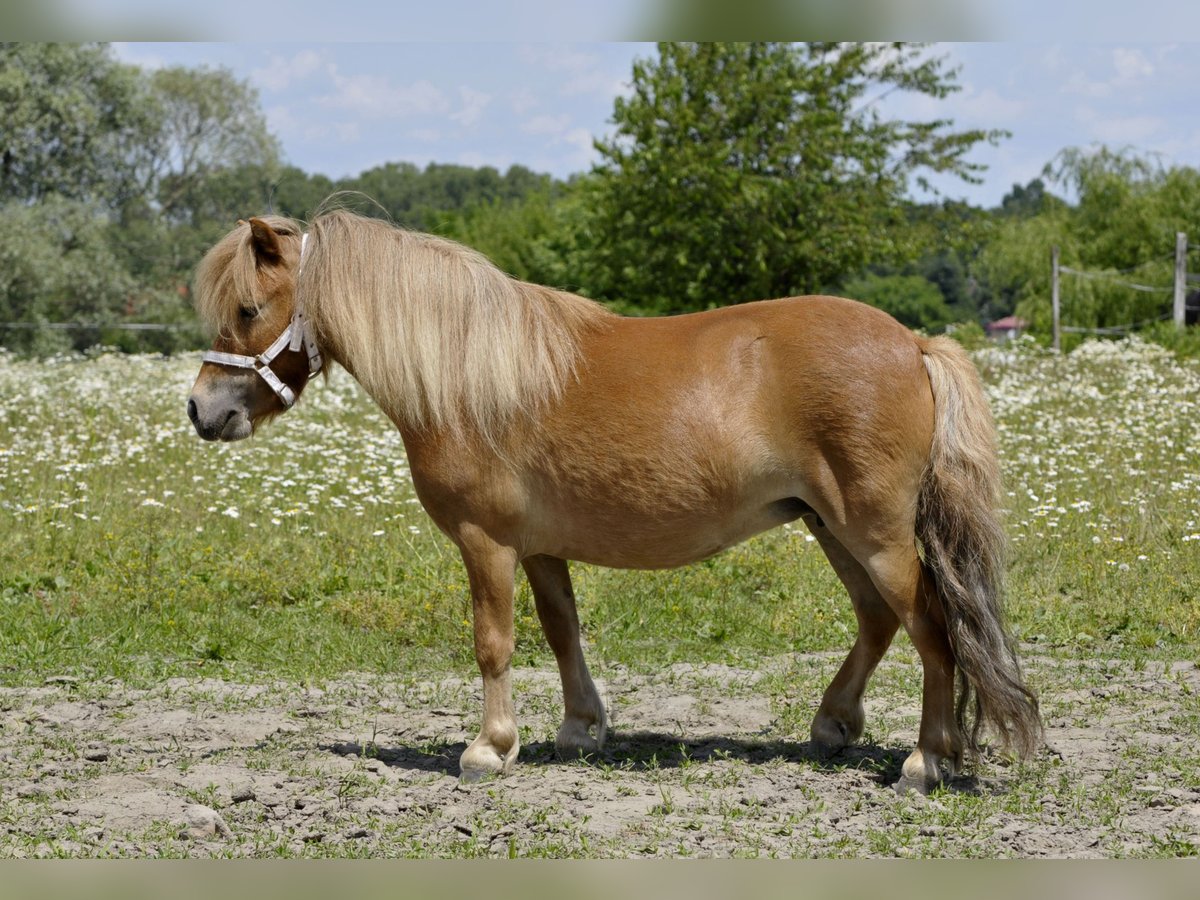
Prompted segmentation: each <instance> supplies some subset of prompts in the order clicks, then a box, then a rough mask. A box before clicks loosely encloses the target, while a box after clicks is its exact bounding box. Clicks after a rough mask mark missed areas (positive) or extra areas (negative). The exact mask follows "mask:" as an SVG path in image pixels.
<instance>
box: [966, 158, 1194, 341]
mask: <svg viewBox="0 0 1200 900" xmlns="http://www.w3.org/2000/svg"><path fill="white" fill-rule="evenodd" d="M1046 176H1047V177H1048V178H1049V179H1050V180H1051V182H1052V183H1055V184H1060V185H1062V186H1063V187H1066V188H1069V189H1070V190H1071V191H1072V192H1073V193H1074V194H1075V195H1076V196H1077V198H1078V200H1077V202H1076V203H1075V204H1074V205H1068V204H1066V203H1062V202H1059V201H1056V200H1053V198H1048V199H1049V200H1052V201H1053V202H1046V203H1043V205H1042V210H1041V211H1040V212H1039V213H1037V214H1036V215H1033V216H1031V217H1026V218H1019V217H1010V218H1007V219H1005V220H1004V221H1003V222H1001V223H1000V224H999V225H998V227H997V231H996V234H995V237H994V239H993V240H992V241H991V242H990V243H989V245H988V246H987V248H986V249H985V250H984V252H983V253H982V254H981V256H980V260H979V265H978V272H979V275H980V277H981V279H982V280H983V281H984V282H985V283H986V284H987V285H988V289H989V290H990V291H992V292H993V294H994V295H995V296H996V297H997V298H999V301H998V303H997V306H998V308H999V309H1000V310H1001V311H1007V312H1011V311H1015V312H1016V313H1017V315H1019V316H1021V317H1022V318H1024V319H1027V320H1029V321H1030V322H1031V323H1032V325H1033V328H1034V329H1035V330H1037V331H1039V332H1041V333H1043V334H1047V335H1048V334H1049V332H1050V325H1051V310H1050V250H1051V247H1053V246H1055V245H1057V246H1058V247H1059V251H1060V259H1061V261H1062V263H1063V264H1064V265H1065V266H1069V267H1072V268H1075V269H1082V270H1085V271H1087V272H1089V273H1091V274H1092V276H1093V277H1090V278H1084V277H1080V276H1076V275H1071V274H1064V275H1063V276H1062V280H1061V291H1062V319H1063V322H1064V324H1068V325H1074V326H1080V327H1085V328H1096V327H1112V326H1117V325H1126V324H1129V323H1134V322H1143V321H1146V320H1150V319H1155V318H1158V317H1161V316H1164V315H1166V314H1167V313H1168V312H1169V311H1170V306H1171V287H1172V281H1173V267H1174V259H1173V257H1174V249H1175V233H1176V232H1177V231H1184V232H1187V233H1189V234H1200V171H1198V170H1196V169H1193V168H1191V167H1186V166H1174V167H1171V168H1164V167H1163V166H1162V165H1161V164H1159V163H1158V162H1157V161H1156V160H1155V159H1154V158H1152V157H1147V156H1143V155H1139V154H1136V153H1134V152H1132V151H1128V150H1123V151H1114V150H1111V149H1109V148H1106V147H1100V148H1097V149H1093V150H1091V151H1084V150H1080V149H1077V148H1072V149H1069V150H1066V151H1064V152H1063V153H1061V154H1059V156H1058V157H1056V159H1055V160H1054V161H1052V162H1051V163H1050V164H1049V165H1048V166H1047V167H1046ZM1128 282H1132V283H1135V284H1140V285H1144V286H1147V287H1151V288H1156V289H1157V291H1155V292H1148V291H1141V290H1133V289H1130V288H1129V287H1127V286H1126V283H1128Z"/></svg>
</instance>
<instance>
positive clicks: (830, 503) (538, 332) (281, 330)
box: [187, 210, 1042, 792]
mask: <svg viewBox="0 0 1200 900" xmlns="http://www.w3.org/2000/svg"><path fill="white" fill-rule="evenodd" d="M194 284H195V297H196V305H197V310H198V313H199V314H200V316H201V318H202V319H203V320H204V321H205V322H206V323H207V325H208V326H210V327H211V328H213V329H214V331H215V334H216V337H215V340H214V343H213V348H212V350H211V351H209V352H207V353H206V354H205V355H204V362H203V363H202V365H201V368H200V372H199V375H198V376H197V378H196V382H195V386H194V388H193V390H192V393H191V397H190V398H189V400H188V403H187V411H188V415H189V418H190V419H191V421H192V423H193V424H194V425H195V428H196V431H197V432H198V434H199V435H200V437H202V438H204V439H206V440H222V441H231V440H238V439H241V438H245V437H248V436H250V435H251V434H252V433H253V432H254V431H255V429H256V428H257V427H258V426H259V425H260V424H261V423H263V422H264V421H266V420H269V419H271V418H272V417H273V416H275V415H278V414H279V413H281V412H283V411H284V410H285V409H287V408H288V407H290V406H291V405H292V403H293V402H294V401H295V400H296V398H298V397H299V396H300V394H301V393H302V392H303V390H304V388H305V385H306V384H307V382H308V380H309V379H310V377H312V376H313V375H314V374H315V373H316V372H317V371H318V370H320V369H321V368H322V367H323V366H324V365H325V364H326V361H333V362H336V363H337V364H338V365H340V366H341V367H343V368H344V369H345V370H346V371H347V372H349V373H350V374H351V375H352V376H353V377H354V378H355V379H357V381H358V382H359V383H360V384H361V385H362V387H363V389H364V390H365V391H366V392H367V393H368V394H369V395H370V396H371V397H372V398H373V399H374V400H375V402H376V403H378V404H379V406H380V408H381V409H382V410H383V412H384V413H386V415H387V416H388V418H390V419H391V421H392V422H393V423H394V424H395V426H396V428H397V429H399V431H400V434H401V436H402V438H403V442H404V447H405V451H406V453H407V457H408V465H409V469H410V472H411V476H412V480H413V485H414V487H415V488H416V493H417V497H418V498H419V500H420V502H421V504H422V505H423V506H424V508H425V510H426V511H427V512H428V514H429V516H430V518H431V519H432V520H433V522H434V523H435V524H436V525H437V526H438V528H440V529H441V531H442V532H444V533H445V534H446V535H447V536H448V537H449V539H450V540H451V541H453V543H454V544H455V545H456V546H457V547H458V550H459V551H460V553H461V556H462V561H463V565H464V566H465V567H466V573H467V576H468V582H469V585H470V592H471V600H472V609H473V626H474V643H475V657H476V660H477V662H478V665H479V671H480V674H481V676H482V681H483V724H482V726H481V728H480V731H479V735H478V737H476V738H475V739H474V740H473V741H472V742H471V743H470V744H469V745H468V747H467V748H466V750H465V751H464V752H463V754H462V756H461V758H460V767H461V776H462V778H463V779H464V780H468V781H470V780H476V779H479V778H482V777H484V776H488V775H492V774H500V773H506V772H509V771H510V770H511V769H512V767H513V765H514V763H515V761H516V759H517V754H518V750H519V741H518V733H517V723H516V719H515V717H514V714H513V703H512V685H511V658H512V653H513V591H514V579H515V575H516V569H517V567H518V566H520V567H521V568H523V569H524V571H525V575H526V577H527V578H528V582H529V585H530V587H531V590H532V593H533V597H534V602H535V606H536V609H537V615H538V618H539V621H540V623H541V626H542V629H543V631H544V633H545V636H546V639H547V641H548V643H549V645H550V647H551V649H552V650H553V653H554V656H555V658H556V660H557V664H558V669H559V672H560V675H561V677H562V689H563V705H564V716H563V721H562V725H561V727H560V728H559V729H558V733H557V736H556V739H555V746H556V749H557V752H558V753H559V754H560V755H561V756H562V757H565V758H578V757H579V756H581V755H583V756H587V755H589V754H594V753H596V752H597V751H599V750H600V749H601V748H602V747H603V744H604V740H605V736H606V732H607V720H606V715H605V709H604V705H603V703H602V701H601V699H600V695H599V693H598V692H597V690H596V687H595V684H594V683H593V681H592V678H591V675H590V674H589V672H588V667H587V664H586V662H585V660H584V656H583V653H582V651H581V648H580V639H579V618H578V614H577V611H576V603H575V597H574V594H573V593H572V588H571V577H570V573H569V570H568V561H571V560H575V561H580V562H586V563H592V564H596V565H601V566H611V567H621V568H633V569H652V568H669V567H675V566H682V565H686V564H688V563H692V562H695V561H697V560H702V559H705V558H707V557H710V556H712V555H713V554H716V553H719V552H721V551H722V550H724V549H725V548H728V547H730V546H732V545H734V544H736V543H738V542H740V541H743V540H745V539H746V538H748V537H750V536H752V535H755V534H758V533H760V532H762V531H765V530H767V529H770V528H774V527H776V526H779V525H782V524H783V523H786V522H793V521H796V520H803V522H804V523H805V525H806V526H807V527H808V529H809V530H810V531H811V532H812V534H813V535H814V536H815V538H816V540H817V541H818V542H819V544H820V546H821V549H822V550H823V551H824V552H825V555H826V556H827V558H828V560H829V563H830V564H831V565H832V566H833V568H834V570H835V572H836V573H837V575H838V577H839V578H840V579H841V581H842V583H843V584H844V585H845V587H846V591H847V592H848V594H849V596H850V601H851V603H852V604H853V607H854V612H855V616H856V619H857V623H858V634H857V637H856V639H855V641H854V644H853V646H852V647H851V649H850V652H849V655H848V656H847V657H846V659H845V662H844V663H843V664H842V666H841V668H840V669H839V670H838V672H837V674H836V675H835V676H834V678H833V680H832V682H831V683H830V684H829V686H828V688H827V689H826V690H825V692H824V694H823V696H822V699H821V702H820V706H819V708H818V709H817V712H816V715H815V717H814V719H813V721H812V726H811V741H812V749H813V750H814V751H816V752H817V753H819V754H820V755H822V756H824V757H828V756H830V755H833V754H836V753H837V752H838V751H839V750H841V749H842V748H843V747H845V746H847V745H848V744H850V743H851V742H853V741H855V740H857V739H858V738H859V737H860V736H861V735H862V733H863V728H864V709H863V694H864V691H865V689H866V686H867V681H868V679H869V678H870V676H871V674H872V672H873V671H874V669H875V667H876V665H877V664H878V663H879V661H880V659H881V658H882V657H883V655H884V653H885V652H886V650H887V649H888V646H889V645H890V644H891V642H892V639H893V637H894V636H895V634H896V632H897V630H898V629H899V628H900V627H903V628H904V629H905V631H906V632H907V633H908V635H909V637H910V638H911V640H912V643H913V645H914V647H915V648H916V651H917V653H918V655H919V657H920V661H921V665H922V669H923V676H924V689H923V694H922V704H921V721H920V729H919V735H918V738H917V742H916V747H915V748H914V749H913V750H912V752H911V754H910V755H909V756H908V757H907V758H906V759H905V761H904V763H903V766H902V768H901V775H900V780H899V782H898V784H897V788H898V789H902V790H903V789H908V788H913V789H916V790H918V791H922V792H925V791H927V790H929V789H930V788H931V787H933V786H935V785H937V784H939V783H941V782H942V780H943V778H944V777H945V774H944V773H946V772H948V773H949V774H951V775H954V774H957V773H958V772H959V771H960V769H961V766H962V764H963V755H964V752H965V751H973V750H978V749H979V746H980V744H979V740H980V735H981V729H984V728H985V727H986V728H990V730H992V731H993V732H994V733H995V734H996V735H997V736H998V737H999V738H1000V739H1001V740H1002V741H1003V743H1004V744H1005V745H1007V746H1008V747H1010V748H1012V749H1013V750H1014V751H1015V752H1017V753H1019V754H1021V755H1028V754H1029V753H1031V752H1032V751H1034V750H1035V749H1036V748H1037V747H1038V746H1039V740H1040V736H1041V729H1042V725H1041V719H1040V715H1039V712H1038V703H1037V699H1036V697H1035V695H1034V694H1033V693H1032V691H1031V690H1030V689H1029V688H1028V687H1027V685H1026V683H1025V681H1024V680H1023V676H1022V672H1021V667H1020V664H1019V660H1018V658H1017V655H1016V653H1015V650H1014V644H1013V640H1012V638H1011V635H1010V633H1009V631H1008V630H1007V628H1006V625H1005V621H1004V614H1003V609H1002V593H1003V575H1004V557H1005V552H1004V551H1005V537H1004V531H1003V527H1002V524H1001V520H1000V515H999V512H998V506H999V498H1000V473H999V465H998V460H997V452H996V446H995V434H994V426H993V422H992V418H991V414H990V411H989V409H988V406H987V402H986V398H985V396H984V393H983V389H982V386H981V383H980V380H979V376H978V373H977V372H976V370H975V368H974V365H973V363H972V362H971V361H970V358H969V357H968V356H967V355H966V353H965V352H964V351H963V350H962V348H961V347H960V346H959V345H958V344H957V343H956V342H955V341H953V340H951V339H950V338H947V337H942V336H938V337H923V336H920V335H917V334H914V333H913V332H911V331H909V330H908V329H907V328H905V327H904V326H902V325H901V324H899V323H898V322H897V321H896V320H895V319H893V318H892V317H891V316H889V315H887V314H886V313H884V312H882V311H880V310H878V309H875V308H873V307H870V306H867V305H864V304H862V303H858V302H856V301H853V300H848V299H842V298H837V297H830V296H808V297H791V298H785V299H778V300H768V301H759V302H753V303H743V304H740V305H734V306H729V307H725V308H719V309H713V310H709V311H706V312H699V313H693V314H687V315H679V316H671V317H662V318H633V317H623V316H619V315H617V314H615V313H613V312H611V311H609V310H607V309H606V308H605V307H603V306H601V305H600V304H598V303H595V302H593V301H591V300H588V299H585V298H582V297H579V296H576V295H573V294H570V293H566V292H563V291H559V290H554V289H551V288H548V287H543V286H539V285H535V284H528V283H524V282H521V281H518V280H515V279H513V278H511V277H509V276H508V275H506V274H505V273H503V272H502V271H501V270H500V269H498V268H497V267H496V266H495V265H493V264H492V263H491V262H490V261H488V260H487V259H486V258H485V257H484V256H482V255H481V254H479V253H477V252H476V251H474V250H472V249H470V248H468V247H465V246H463V245H460V244H457V243H455V242H452V241H449V240H445V239H442V238H439V237H435V236H431V235H427V234H421V233H417V232H412V231H407V230H404V229H401V228H398V227H396V226H394V225H392V224H390V223H387V222H383V221H380V220H376V219H368V218H364V217H361V216H358V215H356V214H354V213H352V212H349V211H346V210H334V211H329V212H325V213H321V214H318V215H317V216H315V217H314V219H313V220H312V221H311V222H310V223H308V225H307V231H305V230H304V226H303V225H302V224H301V223H300V222H297V221H293V220H290V219H286V218H282V217H277V216H267V217H260V218H252V219H250V220H249V221H248V222H239V224H238V225H237V227H236V228H235V229H234V230H233V231H231V232H230V233H229V234H227V235H226V236H225V237H224V238H223V239H222V240H220V241H219V242H218V243H217V244H216V245H215V246H214V247H212V249H211V250H209V252H208V253H207V255H206V256H205V257H204V259H203V261H202V262H201V263H200V265H199V267H198V269H197V271H196V277H195V282H194Z"/></svg>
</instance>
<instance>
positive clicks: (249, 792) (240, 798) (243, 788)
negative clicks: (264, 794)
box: [229, 784, 254, 803]
mask: <svg viewBox="0 0 1200 900" xmlns="http://www.w3.org/2000/svg"><path fill="white" fill-rule="evenodd" d="M229 799H230V800H231V801H232V802H233V803H245V802H246V801H247V800H253V799H254V788H253V787H252V786H251V785H248V784H239V785H235V786H234V787H233V788H231V789H230V791H229Z"/></svg>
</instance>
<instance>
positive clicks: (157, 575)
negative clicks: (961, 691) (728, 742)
mask: <svg viewBox="0 0 1200 900" xmlns="http://www.w3.org/2000/svg"><path fill="white" fill-rule="evenodd" d="M979 361H980V364H981V368H982V370H983V372H984V375H985V379H986V381H987V384H988V386H989V390H990V392H991V395H992V400H993V405H994V408H995V411H996V416H997V420H998V423H999V427H1000V437H1001V454H1002V458H1003V462H1004V468H1005V478H1006V486H1007V488H1008V491H1009V502H1010V512H1009V516H1008V529H1009V532H1010V535H1011V538H1012V560H1011V578H1010V608H1011V617H1012V623H1013V627H1014V629H1015V631H1016V632H1017V634H1018V635H1019V636H1020V638H1021V639H1022V640H1023V641H1026V642H1030V643H1033V644H1035V645H1036V646H1037V648H1038V650H1039V652H1051V653H1059V652H1061V653H1064V654H1069V655H1070V654H1077V653H1080V652H1086V653H1088V654H1101V655H1109V656H1119V657H1126V658H1135V659H1152V658H1167V657H1171V658H1179V657H1182V658H1190V659H1196V658H1197V657H1198V650H1200V636H1198V635H1200V604H1197V603H1196V602H1195V598H1196V597H1197V596H1200V474H1198V473H1200V404H1198V402H1197V398H1198V397H1200V367H1198V365H1197V363H1196V361H1195V360H1183V361H1177V360H1176V359H1175V358H1174V357H1173V356H1171V355H1169V354H1168V353H1166V352H1165V351H1163V350H1161V349H1160V348H1158V347H1156V346H1154V345H1147V344H1142V343H1138V342H1134V343H1127V342H1123V343H1120V344H1112V343H1109V344H1089V345H1085V347H1084V348H1082V349H1081V350H1078V351H1076V352H1075V353H1072V354H1070V355H1068V356H1065V357H1056V356H1053V355H1051V354H1048V353H1045V352H1042V351H1038V350H1036V349H1033V348H1029V347H1023V348H1019V349H1017V350H984V351H982V352H981V353H980V355H979ZM195 367H196V360H195V359H194V358H192V357H185V358H177V359H171V360H162V359H158V358H153V357H124V356H119V355H101V356H99V357H98V358H94V359H80V358H62V359H57V360H51V361H49V362H46V363H35V362H25V361H19V360H17V359H15V358H13V357H9V356H0V398H4V399H3V400H2V401H0V530H2V531H3V533H4V535H5V539H4V540H3V542H2V543H0V682H3V683H8V684H27V683H37V682H40V681H42V680H44V679H45V678H47V677H49V676H54V675H76V676H79V675H87V676H89V677H93V678H104V677H115V678H120V679H124V680H129V681H131V682H153V681H157V680H159V679H162V678H163V677H168V676H172V675H192V674H216V675H220V676H221V677H224V678H234V679H238V678H246V679H253V678H261V677H263V675H264V674H266V675H275V676H280V677H285V678H292V679H297V680H304V679H321V678H324V677H328V676H331V675H334V674H338V673H342V672H345V671H348V670H361V671H378V672H392V671H414V670H419V671H429V672H434V671H439V670H442V671H447V670H456V671H468V670H469V669H470V668H471V666H472V659H471V656H470V647H471V637H470V636H471V629H470V623H469V618H470V612H469V610H470V603H469V598H468V595H467V584H466V578H465V575H464V573H463V571H462V567H461V563H460V561H459V559H458V556H457V553H456V552H455V550H454V548H453V547H452V546H451V545H450V544H449V542H448V541H446V540H445V539H444V538H443V537H442V536H441V535H440V534H438V533H437V532H436V530H435V529H434V528H433V527H432V525H431V524H430V522H429V520H428V519H427V518H426V516H425V515H424V513H423V511H422V510H421V509H420V507H419V505H417V503H416V501H415V498H414V496H413V492H412V487H411V484H410V482H409V480H408V478H407V473H406V470H405V465H404V455H403V448H402V445H401V443H400V441H399V438H398V436H397V435H396V434H395V432H394V430H393V429H391V428H390V426H389V425H388V424H387V423H386V421H385V420H384V419H383V417H382V416H381V415H380V414H379V413H378V412H377V411H376V410H375V409H374V407H373V405H372V404H371V403H370V402H369V401H368V400H367V399H366V398H365V397H363V396H362V394H361V392H360V391H359V390H358V389H357V387H356V385H354V383H353V382H352V381H351V380H350V379H349V378H348V377H347V376H345V374H344V373H338V375H337V376H335V377H334V378H333V380H332V381H331V382H330V383H329V384H327V385H314V387H313V389H311V390H310V392H309V394H308V395H306V397H305V399H304V402H302V403H301V404H300V405H299V407H298V408H297V409H296V410H294V411H293V412H291V413H289V414H288V415H287V416H285V417H284V418H283V419H282V420H280V422H278V423H277V424H276V425H274V426H272V427H271V428H269V429H267V430H266V432H265V433H264V434H262V435H260V436H259V437H258V438H256V439H254V440H252V441H250V442H246V443H244V444H241V445H233V446H214V445H209V444H205V443H203V442H201V441H200V440H198V439H197V438H196V437H195V436H194V434H193V432H192V429H191V427H190V425H189V423H188V422H187V419H186V416H185V415H184V412H183V404H184V401H185V400H186V396H187V393H188V388H189V384H190V380H191V378H192V377H193V375H194V371H195ZM574 572H575V580H576V587H577V593H578V595H579V603H580V608H581V616H582V619H583V622H584V629H585V631H586V633H587V635H588V638H589V642H590V644H591V651H590V652H591V653H592V654H593V655H595V656H596V657H598V658H599V659H601V660H603V661H605V662H608V663H621V664H625V665H628V666H632V667H641V668H655V667H659V666H662V665H663V664H665V663H669V662H674V661H695V662H701V661H718V662H730V663H737V662H746V661H750V660H753V659H756V658H760V657H762V656H765V655H776V654H780V653H785V652H790V651H814V650H838V651H840V650H843V649H845V648H848V646H849V644H850V642H851V641H852V637H853V632H854V620H853V615H852V613H851V610H850V606H849V603H848V601H847V600H846V598H845V596H844V593H843V591H842V588H841V585H840V584H839V583H838V581H837V580H836V578H835V577H834V576H833V574H832V572H831V571H830V569H829V567H828V565H827V564H826V563H825V561H824V558H823V556H822V555H821V553H820V550H819V549H818V547H817V545H816V544H815V543H813V542H812V541H811V540H809V539H806V533H805V532H804V531H803V529H802V528H801V527H800V526H799V524H797V528H796V529H794V530H793V529H781V530H779V531H776V532H774V533H772V534H768V535H764V536H762V537H760V538H758V539H756V540H753V541H751V542H749V543H747V544H744V545H742V546H740V547H738V548H735V549H733V550H731V551H729V552H727V553H725V554H722V555H721V556H718V557H716V558H715V559H712V560H709V561H708V562H705V563H702V564H699V565H696V566H692V567H689V568H686V569H681V570H673V571H665V572H651V573H646V572H619V571H609V570H603V569H598V568H593V567H588V566H576V567H575V568H574ZM516 609H517V613H516V614H517V634H518V645H517V659H516V662H517V663H518V664H521V665H536V666H542V665H552V662H551V660H550V657H549V654H548V652H547V651H546V649H545V645H544V642H543V641H542V639H541V637H540V634H539V631H538V628H537V623H536V618H535V616H534V612H533V608H532V602H531V599H530V596H529V592H528V588H527V587H526V586H524V585H523V584H522V585H521V586H520V589H519V592H518V599H517V607H516Z"/></svg>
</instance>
